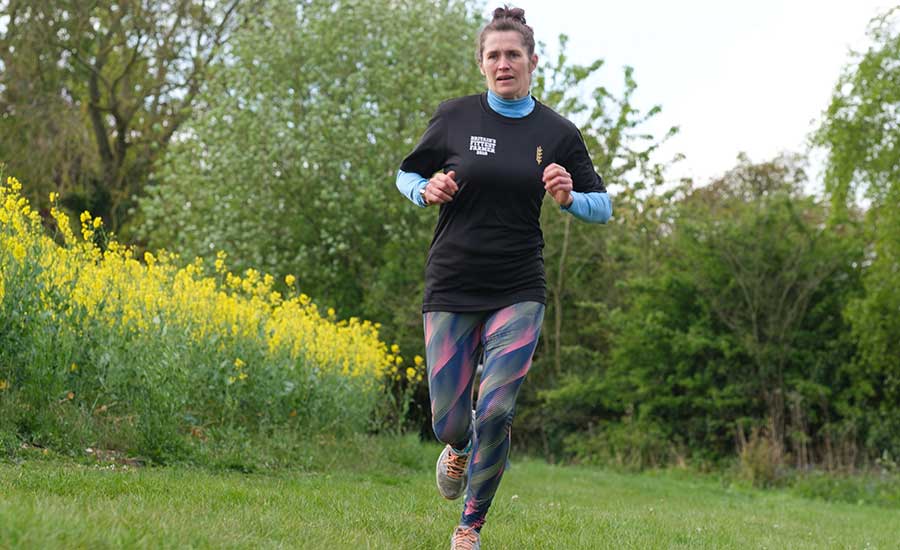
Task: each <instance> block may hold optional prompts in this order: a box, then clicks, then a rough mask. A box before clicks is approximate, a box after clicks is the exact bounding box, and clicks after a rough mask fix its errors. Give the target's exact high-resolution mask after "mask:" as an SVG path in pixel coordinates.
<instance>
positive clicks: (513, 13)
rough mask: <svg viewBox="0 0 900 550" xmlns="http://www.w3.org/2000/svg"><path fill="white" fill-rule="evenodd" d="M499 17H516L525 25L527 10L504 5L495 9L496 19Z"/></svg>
mask: <svg viewBox="0 0 900 550" xmlns="http://www.w3.org/2000/svg"><path fill="white" fill-rule="evenodd" d="M498 19H515V20H516V21H519V22H521V23H522V24H523V25H525V24H526V22H525V10H523V9H522V8H511V7H509V6H503V7H502V8H497V9H495V10H494V21H496V20H498Z"/></svg>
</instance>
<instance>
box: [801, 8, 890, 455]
mask: <svg viewBox="0 0 900 550" xmlns="http://www.w3.org/2000/svg"><path fill="white" fill-rule="evenodd" d="M869 39H870V46H869V47H868V49H867V50H866V51H865V52H861V53H857V54H855V56H854V59H853V62H852V63H851V64H849V65H848V66H847V67H846V68H845V69H844V72H843V74H842V75H841V77H840V79H839V80H838V83H837V85H836V86H835V90H834V93H833V95H832V99H831V104H830V105H829V108H828V110H827V112H826V114H825V119H824V120H823V122H822V125H821V127H820V128H819V130H818V132H817V133H816V135H815V143H816V144H817V145H820V146H823V147H825V148H826V149H827V151H828V167H827V177H826V184H827V187H828V190H829V192H830V193H831V197H832V201H833V203H834V204H835V212H837V213H845V212H847V211H848V210H849V211H851V212H852V209H853V201H852V197H853V196H854V194H855V192H861V193H860V194H862V195H863V196H864V197H865V198H866V199H867V202H868V209H867V211H866V213H865V221H866V223H865V227H866V230H867V235H866V242H867V248H866V257H865V262H864V264H863V286H864V288H865V292H864V294H862V295H860V296H858V297H857V298H856V299H854V300H852V301H851V302H850V303H849V304H848V305H847V308H846V316H847V318H848V320H849V322H850V325H851V327H852V331H853V337H854V339H855V341H856V342H857V343H858V346H859V355H858V356H857V357H856V358H855V359H854V361H853V364H852V366H850V367H848V369H847V375H848V376H849V377H851V378H852V380H853V385H852V387H853V390H852V395H850V396H849V397H848V400H847V405H846V411H845V414H846V416H847V417H848V418H852V419H853V423H854V427H855V429H858V430H859V432H860V436H861V437H862V438H863V440H864V441H865V443H866V445H867V446H869V447H871V448H874V449H876V450H877V449H890V451H891V453H892V454H894V455H895V456H896V455H898V454H900V420H898V417H897V415H896V409H897V404H898V403H900V344H898V342H900V315H898V314H897V312H898V311H900V287H898V285H897V283H896V281H897V277H898V267H897V266H898V265H900V211H898V209H897V205H898V204H900V148H898V147H897V144H898V143H900V124H898V120H900V114H898V113H900V63H898V61H897V60H898V59H900V7H897V8H893V9H891V10H889V11H887V12H886V13H885V14H883V15H881V16H880V17H877V18H875V19H874V20H873V21H872V23H871V24H870V27H869ZM847 218H848V215H847V214H843V215H841V216H838V217H836V218H835V220H834V223H835V224H841V223H843V222H844V221H845V220H846V219H847ZM838 227H840V226H839V225H838Z"/></svg>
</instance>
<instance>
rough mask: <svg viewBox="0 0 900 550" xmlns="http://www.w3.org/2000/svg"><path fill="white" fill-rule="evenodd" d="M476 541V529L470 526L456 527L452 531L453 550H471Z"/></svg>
mask: <svg viewBox="0 0 900 550" xmlns="http://www.w3.org/2000/svg"><path fill="white" fill-rule="evenodd" d="M477 543H478V531H476V530H475V529H473V528H471V527H457V528H456V531H454V533H453V549H454V550H473V549H474V548H475V545H476V544H477Z"/></svg>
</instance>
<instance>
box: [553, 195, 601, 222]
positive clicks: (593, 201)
mask: <svg viewBox="0 0 900 550" xmlns="http://www.w3.org/2000/svg"><path fill="white" fill-rule="evenodd" d="M571 193H572V204H570V205H569V207H568V208H566V207H564V206H560V207H559V208H560V210H563V211H565V212H568V213H570V214H572V215H573V216H575V217H576V218H578V219H579V220H581V221H584V222H588V223H606V222H607V221H609V218H610V216H612V201H610V200H609V195H608V194H607V193H579V192H577V191H572V192H571Z"/></svg>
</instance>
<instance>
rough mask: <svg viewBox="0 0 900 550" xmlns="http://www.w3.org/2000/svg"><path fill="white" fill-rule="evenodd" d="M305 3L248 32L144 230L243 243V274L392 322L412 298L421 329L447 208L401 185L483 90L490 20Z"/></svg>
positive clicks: (392, 6)
mask: <svg viewBox="0 0 900 550" xmlns="http://www.w3.org/2000/svg"><path fill="white" fill-rule="evenodd" d="M301 7H302V9H300V10H297V8H296V2H293V1H288V0H279V1H272V2H268V3H267V4H266V6H265V8H264V9H262V10H260V12H259V14H258V16H256V17H255V18H253V20H252V21H250V22H249V23H248V25H247V27H246V28H245V29H243V30H242V31H240V32H238V33H237V34H236V35H235V36H234V39H233V40H232V43H231V45H232V49H231V56H232V59H231V61H230V62H229V64H228V66H227V67H225V68H224V69H223V70H222V71H221V72H219V73H218V74H217V75H216V76H215V78H214V79H212V80H211V81H210V82H209V83H208V86H207V88H206V90H205V91H204V93H203V94H202V96H201V101H202V104H203V106H204V107H203V109H202V111H198V112H197V113H196V117H195V118H194V119H192V120H191V122H190V124H188V125H187V126H186V127H185V131H184V132H183V135H182V136H181V138H180V139H179V140H178V142H177V143H174V144H173V146H172V149H171V152H170V155H169V159H168V162H167V164H166V165H165V166H164V167H163V168H162V169H161V170H160V172H159V178H160V183H159V184H158V185H156V186H154V187H153V188H152V190H151V192H150V197H149V198H148V199H147V200H145V201H143V202H142V204H141V209H142V213H143V214H142V215H143V222H142V234H144V235H145V236H146V237H147V238H148V239H149V242H150V245H151V246H153V247H156V246H165V247H169V248H172V249H174V250H176V251H178V252H181V253H183V254H184V255H186V256H188V257H192V256H202V257H207V258H211V257H214V256H215V255H216V253H217V252H218V251H220V250H224V251H227V252H228V253H229V254H230V255H231V259H230V264H231V265H232V267H233V268H234V269H237V270H243V269H246V268H249V267H251V266H252V267H254V268H257V269H262V270H265V271H267V272H270V273H274V274H278V275H283V274H286V273H295V274H296V275H298V276H299V284H300V285H301V287H302V288H303V289H304V290H308V291H310V293H313V294H315V295H316V296H320V297H322V299H323V300H325V301H327V302H328V303H330V304H332V305H334V306H336V307H337V308H338V309H339V311H342V312H352V313H353V314H365V315H367V316H372V317H373V318H378V319H386V320H388V321H389V320H390V319H391V318H392V317H393V315H392V313H393V311H392V310H393V308H398V309H401V310H402V311H403V316H408V317H409V319H411V320H413V321H416V323H417V325H418V330H417V331H416V332H417V337H418V338H419V340H420V335H421V326H420V324H421V322H420V316H419V312H418V309H419V307H418V304H417V302H418V296H419V294H418V293H417V292H415V291H416V289H417V288H419V287H418V285H419V284H420V279H421V276H420V275H419V273H420V272H421V265H422V262H423V259H424V254H425V250H426V247H427V240H424V239H426V238H427V237H425V235H426V234H427V232H429V231H430V226H431V224H432V223H433V222H432V220H433V216H434V211H433V210H427V211H421V210H418V209H416V208H413V207H411V205H410V204H408V201H406V199H404V198H403V197H402V196H401V195H400V194H398V193H397V191H396V189H395V187H394V184H393V180H394V177H395V176H396V171H397V167H398V166H399V165H400V161H401V159H402V158H403V155H405V154H406V153H407V152H408V151H409V150H411V148H412V146H413V145H414V144H415V141H416V140H417V139H418V138H419V135H420V134H421V132H422V131H423V127H424V123H425V122H426V121H427V120H428V117H429V116H430V115H431V113H433V112H434V109H435V108H436V107H437V105H438V103H439V102H440V101H441V100H443V99H446V98H448V97H452V96H455V95H461V94H464V93H472V92H473V91H475V90H477V89H478V85H479V82H480V77H479V75H478V72H477V67H475V66H474V64H473V63H472V62H471V61H470V58H469V56H468V55H465V53H466V52H469V51H471V49H472V48H473V44H474V37H475V34H476V32H477V30H478V26H479V21H478V19H477V18H476V17H475V16H474V15H473V14H472V13H471V11H470V10H469V8H468V7H467V5H466V4H465V3H464V2H462V1H453V2H439V1H433V2H413V1H401V2H397V1H394V0H378V1H362V0H351V1H346V2H340V3H337V4H336V3H333V2H329V1H324V0H310V1H308V2H304V3H303V4H302V6H301ZM435 33H440V37H441V38H440V39H439V40H435ZM263 35H265V36H277V37H278V40H260V36H263ZM411 251H415V253H412V254H411ZM370 291H371V292H373V293H374V294H371V295H370ZM370 296H378V297H379V298H380V299H384V300H385V301H386V302H387V303H384V302H381V301H379V300H373V299H371V298H369V297H370ZM401 301H402V304H401V303H400V302H401ZM373 314H374V315H373ZM405 322H406V323H409V322H410V321H409V320H406V321H405ZM418 343H419V344H420V342H418Z"/></svg>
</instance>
